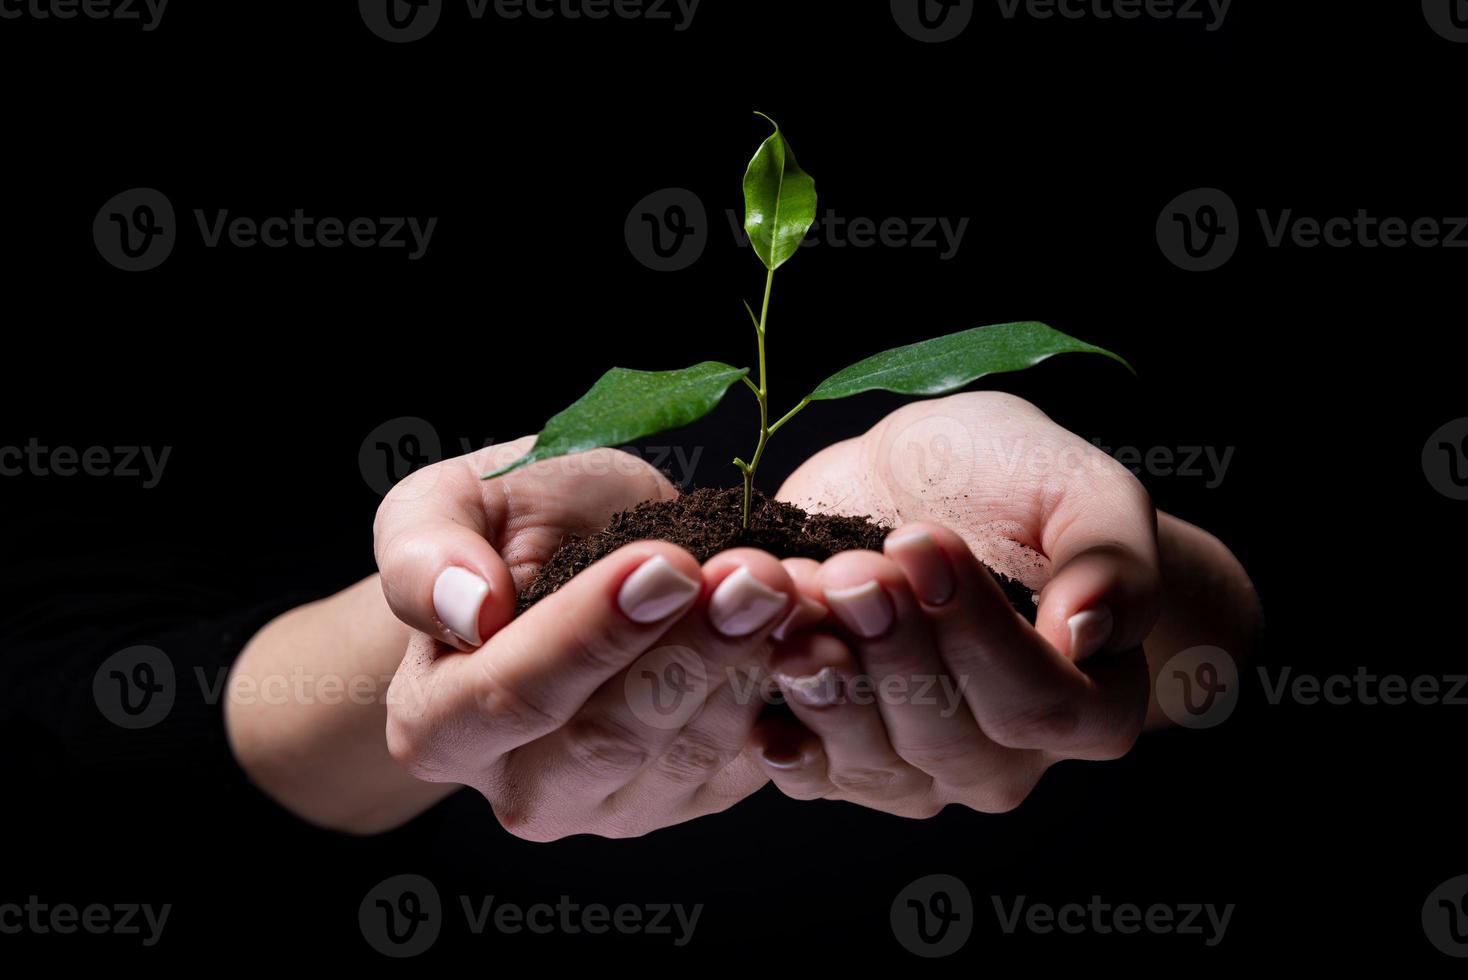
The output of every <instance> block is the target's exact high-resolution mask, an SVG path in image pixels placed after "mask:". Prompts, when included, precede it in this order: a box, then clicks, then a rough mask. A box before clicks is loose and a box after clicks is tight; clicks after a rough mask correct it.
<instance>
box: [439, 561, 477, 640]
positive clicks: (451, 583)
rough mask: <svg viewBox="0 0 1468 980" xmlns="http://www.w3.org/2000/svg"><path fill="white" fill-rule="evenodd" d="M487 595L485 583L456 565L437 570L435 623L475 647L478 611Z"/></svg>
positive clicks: (467, 570)
mask: <svg viewBox="0 0 1468 980" xmlns="http://www.w3.org/2000/svg"><path fill="white" fill-rule="evenodd" d="M488 596H489V583H488V582H486V581H485V580H484V579H482V578H480V577H479V576H478V575H475V574H474V573H473V572H471V571H469V569H467V568H460V567H458V566H457V565H455V566H452V567H450V568H445V569H444V570H443V571H442V572H439V573H438V578H437V579H435V580H434V583H433V611H434V613H435V614H436V615H437V616H438V620H439V622H441V623H443V624H444V626H446V627H448V628H449V629H450V630H451V631H452V632H453V634H454V635H455V636H457V637H458V638H459V639H461V640H463V641H464V642H465V643H468V644H469V645H471V646H476V647H477V646H479V644H480V643H482V642H484V638H483V637H482V636H480V635H479V611H480V610H481V609H483V608H484V600H485V599H486V598H488Z"/></svg>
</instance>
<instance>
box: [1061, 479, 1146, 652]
mask: <svg viewBox="0 0 1468 980" xmlns="http://www.w3.org/2000/svg"><path fill="white" fill-rule="evenodd" d="M1106 462H1107V463H1111V462H1112V461H1111V460H1109V459H1108V460H1106ZM1086 477H1087V478H1086V479H1084V480H1082V481H1081V482H1080V483H1079V484H1078V485H1070V486H1067V488H1066V490H1065V492H1064V493H1063V494H1062V495H1061V496H1060V498H1059V501H1058V502H1057V504H1056V505H1055V507H1054V509H1053V510H1052V511H1051V512H1050V514H1049V515H1048V517H1047V519H1046V521H1045V526H1044V529H1043V531H1042V535H1041V537H1042V547H1043V549H1044V551H1045V553H1046V554H1047V555H1049V556H1050V559H1051V562H1052V564H1053V567H1054V569H1055V572H1054V575H1053V576H1052V577H1051V579H1050V581H1049V582H1048V583H1046V585H1045V587H1044V589H1043V590H1041V592H1040V606H1039V610H1038V613H1037V616H1036V621H1035V626H1036V629H1038V630H1039V631H1040V634H1041V635H1042V636H1044V637H1045V638H1046V639H1047V640H1049V641H1050V643H1051V644H1052V645H1053V646H1054V647H1055V648H1056V649H1057V650H1059V651H1061V652H1062V653H1064V654H1065V655H1066V656H1068V657H1069V658H1070V659H1071V660H1073V661H1076V662H1079V661H1082V660H1085V659H1086V658H1087V657H1090V656H1092V655H1094V654H1096V653H1098V652H1100V651H1102V650H1132V649H1134V648H1136V647H1139V646H1141V644H1142V641H1143V640H1144V639H1145V638H1146V636H1147V634H1148V633H1149V632H1151V630H1152V627H1153V625H1155V624H1156V622H1157V616H1158V612H1159V610H1160V591H1161V574H1160V572H1159V571H1158V557H1157V516H1156V511H1155V510H1154V509H1153V507H1152V501H1151V498H1150V497H1149V496H1148V495H1147V491H1146V490H1145V489H1143V487H1142V485H1141V483H1139V482H1138V481H1137V479H1136V477H1134V476H1132V474H1131V473H1129V472H1127V471H1126V470H1125V469H1124V468H1122V467H1121V466H1120V465H1119V464H1114V465H1111V466H1107V467H1106V468H1105V469H1104V470H1102V471H1101V472H1099V473H1098V472H1095V471H1094V470H1087V471H1086Z"/></svg>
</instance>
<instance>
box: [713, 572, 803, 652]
mask: <svg viewBox="0 0 1468 980" xmlns="http://www.w3.org/2000/svg"><path fill="white" fill-rule="evenodd" d="M789 602H790V597H789V596H787V595H786V594H785V593H783V592H777V591H776V590H774V589H772V588H770V587H769V586H768V585H765V584H764V583H763V582H761V581H760V580H759V579H757V578H755V577H754V575H753V574H752V573H751V572H750V570H749V569H748V568H745V567H743V566H740V568H739V569H738V570H737V571H736V572H734V573H733V574H732V575H730V576H729V577H728V578H726V579H724V581H722V582H720V583H719V587H718V588H717V589H715V590H714V594H713V596H711V597H710V598H709V619H710V620H712V621H713V624H714V628H715V629H717V630H718V631H719V632H720V633H723V634H724V635H725V636H736V637H737V636H748V635H749V634H751V633H754V632H757V631H759V630H761V629H763V628H764V627H766V626H768V625H769V624H770V622H771V620H773V619H774V618H775V617H776V616H778V615H779V614H780V613H781V612H783V611H784V609H785V606H786V605H787V604H788V603H789Z"/></svg>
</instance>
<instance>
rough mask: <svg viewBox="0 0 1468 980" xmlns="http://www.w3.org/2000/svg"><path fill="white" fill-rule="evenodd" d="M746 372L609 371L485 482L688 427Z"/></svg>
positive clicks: (703, 368) (711, 367) (710, 366)
mask: <svg viewBox="0 0 1468 980" xmlns="http://www.w3.org/2000/svg"><path fill="white" fill-rule="evenodd" d="M747 374H749V368H736V367H730V366H729V365H728V364H720V363H719V362H718V361H704V362H703V363H702V364H695V365H693V367H690V368H683V369H682V370H680V371H630V370H628V369H627V368H612V369H611V370H610V371H608V372H607V373H606V374H604V375H602V376H601V378H600V379H599V380H598V381H597V382H596V384H594V385H592V386H591V390H590V391H588V392H587V393H586V394H584V395H582V396H581V398H580V400H579V401H577V402H576V403H575V404H574V405H572V406H571V407H570V408H568V409H566V410H565V411H563V412H561V413H560V414H559V415H556V416H555V417H554V418H552V419H551V420H550V421H549V422H547V423H546V424H545V428H544V429H543V430H541V433H540V435H539V436H538V437H537V438H536V440H535V445H534V446H533V447H532V448H531V450H530V452H528V453H526V454H525V455H524V456H522V457H520V458H519V459H517V460H515V462H513V463H511V464H510V465H509V466H505V467H502V468H501V469H498V470H495V471H494V472H493V473H490V474H489V475H487V476H485V477H484V479H486V480H491V479H493V478H495V477H497V476H503V475H505V474H506V473H509V472H512V471H514V470H518V469H519V468H520V467H522V466H529V465H530V464H531V463H538V462H540V461H541V460H543V459H554V458H556V457H557V456H567V455H570V454H571V453H580V452H585V451H586V450H588V449H599V448H601V447H602V446H620V445H622V444H623V443H626V442H631V441H632V440H633V439H641V438H642V437H643V436H650V435H653V434H654V433H657V432H666V431H667V430H669V429H676V428H678V427H679V426H684V425H688V424H689V423H690V422H695V421H697V420H698V419H701V418H703V417H704V416H705V415H707V414H708V413H709V412H711V411H713V408H714V406H715V405H717V404H718V403H719V400H720V399H722V398H723V397H724V392H726V391H728V390H729V386H730V385H732V384H734V383H735V382H736V381H738V380H739V379H740V378H742V377H744V376H745V375H747Z"/></svg>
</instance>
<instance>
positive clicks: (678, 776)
mask: <svg viewBox="0 0 1468 980" xmlns="http://www.w3.org/2000/svg"><path fill="white" fill-rule="evenodd" d="M731 757H732V753H731V752H729V750H727V749H726V748H725V747H724V746H722V745H720V744H719V743H718V742H717V741H716V740H715V739H714V738H713V737H711V736H710V735H709V734H708V733H707V732H703V731H699V730H698V729H696V728H685V729H684V730H683V731H682V733H680V734H679V735H678V737H677V738H676V739H674V740H673V744H672V745H670V746H668V749H667V751H666V752H664V753H663V755H662V757H661V758H659V759H658V771H659V772H661V773H662V774H663V775H664V776H666V777H668V778H670V779H672V780H673V781H674V782H679V783H701V782H703V781H705V780H706V779H708V778H709V776H711V775H712V774H713V773H715V772H717V771H719V770H720V769H722V768H724V766H725V765H726V764H728V762H729V760H730V758H731Z"/></svg>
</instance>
